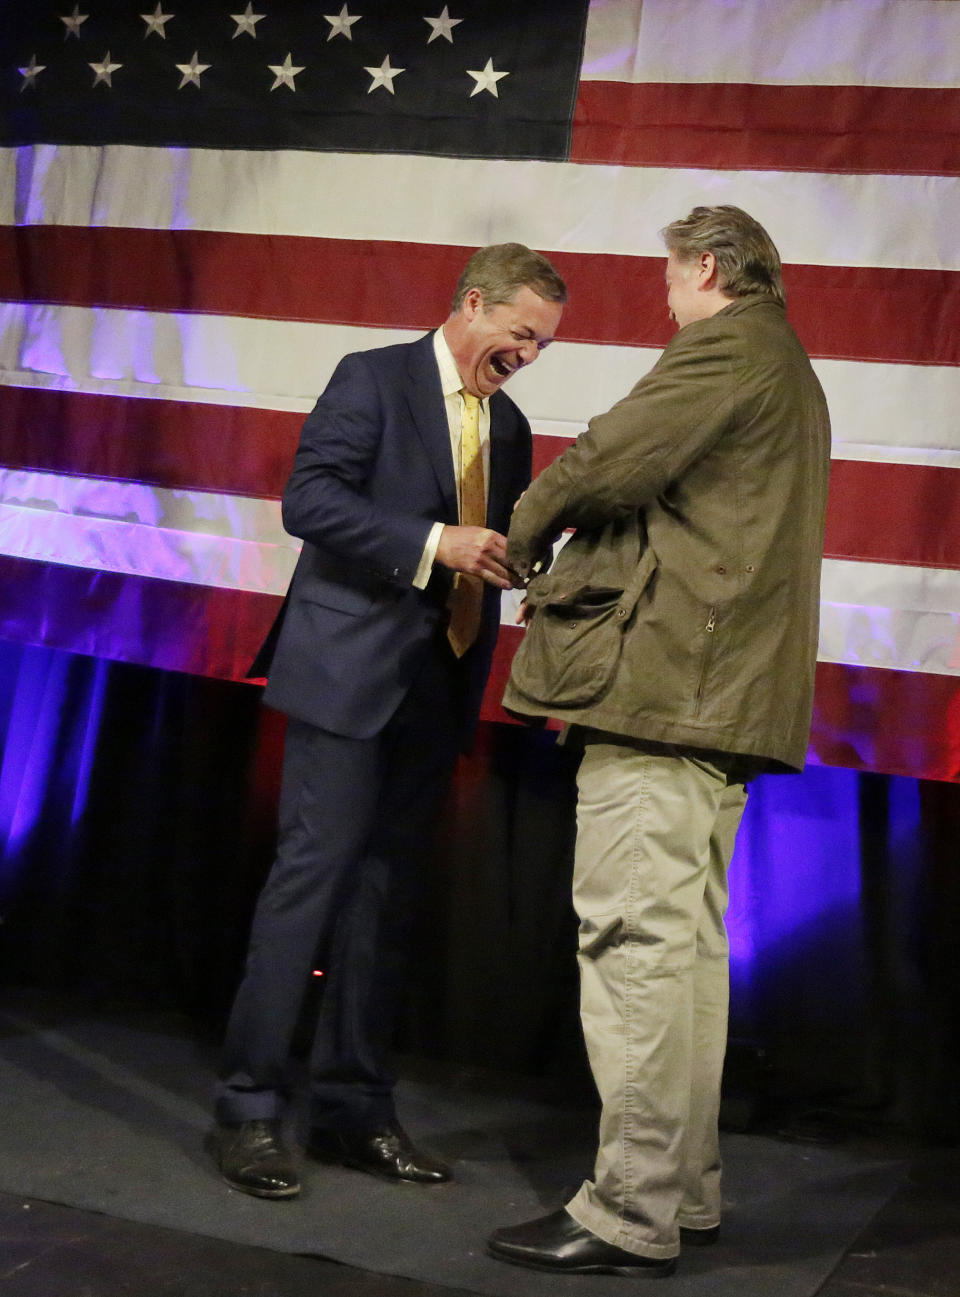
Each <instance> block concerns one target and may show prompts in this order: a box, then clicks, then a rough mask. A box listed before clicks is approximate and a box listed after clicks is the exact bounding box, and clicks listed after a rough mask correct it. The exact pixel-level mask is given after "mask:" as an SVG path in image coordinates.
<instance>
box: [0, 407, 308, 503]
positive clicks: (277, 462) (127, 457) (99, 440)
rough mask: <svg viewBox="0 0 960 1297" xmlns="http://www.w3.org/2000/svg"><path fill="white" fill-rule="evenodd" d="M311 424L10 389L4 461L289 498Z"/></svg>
mask: <svg viewBox="0 0 960 1297" xmlns="http://www.w3.org/2000/svg"><path fill="white" fill-rule="evenodd" d="M303 418H304V416H303V415H302V414H298V413H295V412H294V413H289V412H287V411H281V410H257V409H251V408H249V407H246V406H232V405H206V404H203V403H200V402H188V401H158V400H147V399H134V398H125V397H117V396H103V395H99V394H90V393H85V392H61V391H56V390H52V389H49V388H42V387H2V386H0V463H3V464H6V465H8V466H10V467H12V468H29V469H35V470H40V471H42V472H50V473H69V474H77V475H80V476H85V477H104V478H115V479H120V480H122V481H135V482H147V483H149V484H150V485H152V486H164V487H183V488H192V489H194V490H203V491H229V492H233V493H234V494H237V495H253V496H264V497H268V498H275V499H279V497H280V495H281V494H282V492H283V488H284V486H285V485H286V481H287V478H288V477H289V476H290V469H291V468H292V466H293V455H294V451H295V450H296V448H297V441H298V439H299V437H300V428H301V426H302V424H303Z"/></svg>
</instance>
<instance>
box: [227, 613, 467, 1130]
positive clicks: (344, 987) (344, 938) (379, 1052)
mask: <svg viewBox="0 0 960 1297" xmlns="http://www.w3.org/2000/svg"><path fill="white" fill-rule="evenodd" d="M463 686H464V664H463V663H462V662H458V661H457V660H456V659H455V658H454V656H453V654H452V652H451V651H450V649H449V646H448V644H447V642H446V639H445V638H443V636H442V632H440V631H438V634H437V637H436V639H435V640H434V641H433V642H432V644H431V646H430V651H429V653H428V655H427V658H426V660H425V662H424V665H423V668H422V670H421V671H420V673H419V675H418V677H417V679H416V680H415V682H414V684H413V686H412V687H411V689H410V690H409V692H408V693H407V695H406V697H405V698H404V700H403V702H402V703H401V705H400V707H399V709H398V710H397V712H396V713H395V714H394V716H393V717H392V718H391V720H390V721H389V722H388V723H387V725H386V726H385V728H384V729H383V730H381V732H380V733H379V734H376V735H374V736H373V737H372V738H368V739H353V738H347V737H344V736H342V735H337V734H331V733H328V732H327V731H325V730H321V729H317V728H315V727H314V726H312V725H308V724H306V723H305V722H303V721H298V720H295V719H291V720H290V722H289V726H288V730H287V738H286V747H285V752H284V768H283V783H282V789H281V798H280V823H279V829H280V832H279V843H278V852H277V859H276V861H275V863H274V865H273V869H272V871H271V873H270V875H269V877H268V879H267V882H266V884H265V885H264V888H263V891H262V892H261V895H260V898H259V901H258V903H257V908H256V912H255V915H254V920H253V929H252V934H251V940H250V949H249V954H248V957H247V966H246V971H245V974H244V978H243V981H242V983H241V985H240V989H239V991H238V993H237V997H236V1001H235V1003H234V1006H233V1011H232V1014H231V1017H230V1022H229V1025H228V1028H227V1035H226V1044H225V1056H224V1061H223V1070H222V1073H221V1075H222V1083H221V1086H220V1089H219V1093H218V1100H217V1118H218V1120H220V1121H221V1122H239V1121H249V1120H253V1119H256V1118H271V1117H276V1116H279V1115H280V1113H281V1111H282V1109H283V1104H284V1101H285V1099H286V1097H287V1095H288V1090H289V1084H288V1072H289V1054H290V1048H291V1042H292V1039H293V1035H294V1031H295V1029H296V1026H297V1022H298V1019H299V1015H300V1012H301V1008H302V1004H303V999H304V995H305V992H306V988H307V985H308V982H309V979H310V977H311V976H312V971H313V969H314V968H317V967H319V968H321V969H322V970H323V973H324V977H323V985H322V1000H321V1005H320V1011H319V1016H318V1019H317V1024H316V1030H315V1034H314V1040H313V1046H312V1050H311V1055H310V1087H311V1106H312V1112H311V1122H312V1125H313V1126H314V1127H317V1128H327V1129H336V1128H351V1127H352V1128H370V1127H375V1126H378V1125H380V1124H381V1123H382V1122H383V1121H385V1120H390V1119H392V1118H393V1117H394V1116H395V1114H394V1110H393V1098H392V1091H393V1084H394V1077H393V1075H392V1073H391V1070H390V1065H389V1053H390V1046H391V1043H392V1038H393V1033H394V1027H395V1023H396V1015H397V1009H398V1006H399V1002H400V999H401V995H402V991H403V978H404V972H405V967H406V960H407V948H408V944H409V942H408V937H409V928H410V923H411V920H412V918H413V914H414V910H415V905H416V901H417V897H418V894H419V890H420V885H421V882H422V872H423V871H422V862H423V859H424V856H425V854H426V853H427V852H428V850H429V848H430V844H431V838H432V833H433V829H434V826H435V822H436V817H437V813H438V810H439V805H440V802H441V800H442V798H443V795H444V793H445V792H446V789H447V787H448V784H449V778H450V775H451V773H452V770H453V766H454V763H455V761H456V757H457V749H458V741H459V737H460V731H461V724H460V718H461V713H462V708H463V692H464V690H463Z"/></svg>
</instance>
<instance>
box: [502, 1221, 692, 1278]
mask: <svg viewBox="0 0 960 1297" xmlns="http://www.w3.org/2000/svg"><path fill="white" fill-rule="evenodd" d="M487 1250H488V1252H489V1253H490V1255H491V1256H494V1257H496V1258H497V1260H498V1261H508V1262H509V1263H510V1264H511V1265H522V1266H526V1267H527V1268H528V1269H530V1270H551V1271H553V1273H554V1274H621V1275H636V1276H637V1277H638V1278H648V1279H663V1278H666V1276H667V1275H671V1274H673V1272H674V1270H676V1268H677V1259H676V1257H672V1256H671V1257H667V1258H665V1259H664V1260H662V1261H661V1260H655V1259H653V1258H652V1257H646V1256H637V1255H636V1253H634V1252H626V1251H625V1250H624V1249H623V1248H620V1247H615V1246H614V1245H613V1244H612V1243H606V1242H604V1240H603V1239H602V1238H597V1236H596V1234H594V1233H592V1232H591V1231H590V1230H588V1229H585V1228H584V1226H583V1225H581V1224H580V1223H579V1222H578V1221H575V1220H574V1219H573V1217H572V1216H571V1215H570V1213H569V1212H568V1211H566V1210H565V1209H564V1208H563V1207H561V1208H560V1210H559V1211H555V1212H551V1214H550V1215H549V1216H541V1217H540V1218H539V1219H537V1220H530V1221H527V1223H526V1224H525V1225H512V1226H509V1227H508V1228H507V1229H498V1230H494V1232H493V1233H492V1234H491V1235H490V1238H489V1239H488V1240H487Z"/></svg>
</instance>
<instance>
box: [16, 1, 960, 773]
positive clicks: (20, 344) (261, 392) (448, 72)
mask: <svg viewBox="0 0 960 1297" xmlns="http://www.w3.org/2000/svg"><path fill="white" fill-rule="evenodd" d="M327 10H329V11H330V12H326V11H327ZM141 11H142V12H141ZM0 24H2V25H0V202H2V210H0V635H3V636H5V637H7V638H10V639H17V640H23V641H27V642H31V643H43V644H48V645H52V646H56V647H60V648H65V649H70V650H74V651H78V652H82V653H89V654H96V655H100V656H104V657H110V658H117V659H125V660H129V661H135V662H142V663H148V664H152V665H155V666H159V667H163V668H169V669H176V670H182V671H191V672H199V673H205V674H209V675H213V676H221V677H226V678H232V679H240V678H242V677H243V675H244V673H245V671H246V670H247V667H248V665H249V663H250V661H251V660H252V657H253V655H254V652H255V649H256V648H257V646H258V644H259V641H260V640H261V638H262V636H263V634H264V633H265V631H266V629H267V627H268V626H269V624H270V622H271V620H272V617H273V615H274V613H275V612H276V609H277V607H278V606H279V601H280V598H281V596H282V594H283V592H284V590H285V589H286V585H287V583H288V580H289V577H290V574H291V572H292V569H293V565H294V562H295V558H296V542H295V541H293V540H292V539H291V538H290V537H288V536H286V535H285V534H284V532H283V530H282V527H281V524H280V515H279V504H278V499H279V495H280V493H281V491H282V489H283V485H284V482H285V479H286V476H287V473H288V471H289V467H290V464H291V461H292V455H293V450H294V447H295V445H296V441H297V437H298V434H299V428H300V425H301V423H302V420H303V416H304V414H305V413H306V412H307V411H308V410H309V409H310V408H311V407H312V404H313V402H314V400H315V398H316V395H317V394H318V393H319V392H320V391H321V390H322V388H323V387H324V385H325V383H326V381H327V379H328V378H329V376H330V374H331V372H332V370H333V367H334V365H335V364H336V362H337V360H338V359H339V358H340V357H341V356H342V355H343V354H345V353H346V352H348V351H353V350H358V349H363V348H367V347H373V346H378V345H381V344H383V343H386V342H392V341H397V340H402V339H407V338H411V337H414V336H416V334H417V332H418V331H423V330H424V329H427V328H429V327H432V326H434V325H436V324H438V323H440V322H441V321H442V320H443V319H444V318H445V316H446V312H447V307H448V303H449V296H450V293H451V291H452V287H453V284H454V282H455V280H456V277H457V275H458V273H459V271H460V269H461V267H462V264H463V262H464V261H465V259H466V257H467V256H468V255H469V252H470V251H471V250H472V249H473V248H475V247H477V246H479V245H481V244H485V243H491V242H499V241H502V240H512V239H516V240H519V241H522V242H524V243H527V244H529V245H530V246H532V247H535V248H538V249H539V250H541V251H543V252H545V253H546V254H547V255H548V256H549V257H550V258H551V259H552V260H553V261H554V262H555V264H556V265H557V267H558V269H560V271H561V272H562V273H563V274H564V275H565V277H566V278H567V281H568V284H569V287H570V291H571V302H570V305H569V307H568V309H567V312H566V314H565V317H564V320H563V324H562V326H561V333H560V338H559V340H558V341H557V343H556V344H555V345H554V346H553V347H552V348H550V350H549V351H547V352H546V353H545V354H544V356H543V358H542V359H541V360H540V361H539V362H538V363H537V364H536V365H535V366H533V368H532V369H530V370H529V371H528V372H526V373H523V374H520V375H518V376H517V377H516V378H515V379H513V380H512V381H511V384H510V389H509V390H510V392H511V394H512V395H513V396H514V398H515V399H516V400H517V401H518V402H519V404H520V405H521V407H522V408H523V409H524V411H525V412H526V413H527V415H528V416H529V417H530V420H531V423H532V425H533V428H534V433H535V463H536V466H537V467H542V466H543V465H545V464H546V463H547V462H549V461H550V460H551V459H552V458H553V457H554V456H555V455H556V454H557V453H558V452H559V451H560V450H561V449H563V448H564V447H565V446H566V445H568V444H569V442H570V440H571V439H572V438H574V437H575V436H576V435H577V433H578V432H579V431H580V430H581V429H582V428H583V426H584V424H585V422H586V420H587V419H588V418H589V417H590V416H591V415H592V414H595V413H597V412H599V411H601V410H603V409H606V408H607V407H608V406H609V405H610V404H611V403H612V402H613V401H615V400H617V399H618V398H619V397H620V396H622V395H623V394H624V393H625V392H626V391H627V390H628V389H629V388H630V387H631V386H632V385H633V383H634V382H635V381H636V380H637V378H639V377H640V376H641V375H642V374H643V373H645V372H646V371H647V370H648V369H649V368H650V366H651V365H652V364H653V362H654V360H655V359H656V356H657V354H658V351H659V349H660V348H661V347H662V346H663V345H664V344H665V342H666V341H667V340H668V338H669V336H670V333H671V326H670V324H669V322H668V320H667V318H666V310H665V301H664V296H665V294H664V287H663V251H662V245H661V244H660V241H659V239H658V236H657V231H658V230H659V229H660V228H661V227H662V226H664V225H665V224H666V223H667V222H669V221H671V220H673V219H674V218H675V217H677V216H681V215H684V214H685V213H686V212H687V211H688V210H689V209H690V208H691V207H692V206H693V205H694V204H696V203H701V202H705V203H724V202H732V203H736V204H738V205H739V206H741V207H744V208H746V209H747V210H748V211H749V212H751V213H752V214H753V215H755V216H756V217H757V218H758V219H759V220H760V221H762V222H763V224H764V225H765V226H766V227H767V228H768V230H769V231H770V233H771V234H772V236H773V238H774V240H775V242H776V243H777V245H778V247H779V248H780V251H781V254H782V256H783V259H784V262H785V283H786V288H787V299H788V313H789V316H790V318H791V320H792V321H793V323H794V326H795V327H796V329H797V331H798V332H799V334H800V336H801V338H802V340H803V342H804V343H805V345H806V347H807V349H808V351H809V352H810V354H811V356H812V357H813V358H814V364H815V367H816V369H817V372H818V373H819V375H820V378H821V381H822V382H823V385H824V388H825V391H826V393H827V398H828V401H829V404H830V409H831V415H832V420H833V425H834V450H833V454H834V462H833V472H832V477H831V493H830V505H829V516H828V526H827V538H826V548H825V555H826V561H825V564H824V570H823V582H822V599H821V613H822V627H821V639H820V653H819V657H820V665H819V668H818V678H817V702H816V713H815V722H814V735H813V740H812V756H813V758H814V759H815V760H822V761H824V762H827V763H830V764H839V765H849V766H854V767H859V768H863V769H873V770H882V771H891V772H899V773H906V774H913V775H919V776H927V777H932V778H940V779H958V778H960V634H958V631H960V489H958V484H960V475H958V470H960V3H958V2H957V0H778V3H776V4H770V3H767V2H766V0H643V2H642V3H641V0H593V3H591V4H589V6H588V5H587V3H586V0H529V2H527V3H524V4H521V5H518V4H515V3H514V0H455V2H453V3H450V4H445V5H443V6H440V5H439V4H437V3H435V2H434V3H431V0H420V2H419V3H408V2H407V0H402V2H401V0H350V3H349V4H343V5H341V4H338V3H337V2H336V0H300V2H299V3H298V2H296V0H259V2H258V3H257V4H252V3H247V4H246V5H245V7H243V6H241V4H240V3H239V0H190V3H189V4H188V3H186V0H162V3H159V4H151V3H150V0H137V2H134V3H120V2H118V0H112V2H108V0H86V3H83V4H80V3H78V4H72V3H67V2H66V0H60V3H54V4H52V5H51V4H48V3H46V2H45V0H18V2H17V3H13V2H11V0H4V2H2V3H0ZM512 619H513V610H512V606H510V601H509V600H506V601H505V612H504V627H503V631H502V634H501V638H500V645H499V647H498V655H497V660H496V663H495V670H494V675H493V677H492V680H491V686H490V689H489V690H488V695H487V701H486V704H485V714H486V715H487V717H488V718H491V719H494V718H496V717H497V716H498V715H502V713H500V712H499V708H498V699H499V691H500V687H501V686H502V682H503V679H504V676H505V673H506V671H507V670H508V667H509V660H510V656H511V653H512V651H513V648H514V647H515V644H516V641H517V636H519V635H520V634H521V633H522V632H521V631H519V630H518V629H516V628H515V627H513V626H512V625H511V624H510V623H512Z"/></svg>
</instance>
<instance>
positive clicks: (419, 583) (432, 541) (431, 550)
mask: <svg viewBox="0 0 960 1297" xmlns="http://www.w3.org/2000/svg"><path fill="white" fill-rule="evenodd" d="M442 531H443V523H442V522H435V523H434V524H433V526H432V527H431V528H430V534H429V536H428V537H427V543H426V545H424V547H423V553H422V554H421V555H420V562H419V563H418V564H417V570H416V572H415V573H414V575H413V588H414V589H415V590H426V588H427V582H428V581H429V580H430V573H431V572H432V571H433V563H434V559H435V558H436V557H437V547H438V546H439V544H440V533H441V532H442Z"/></svg>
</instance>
